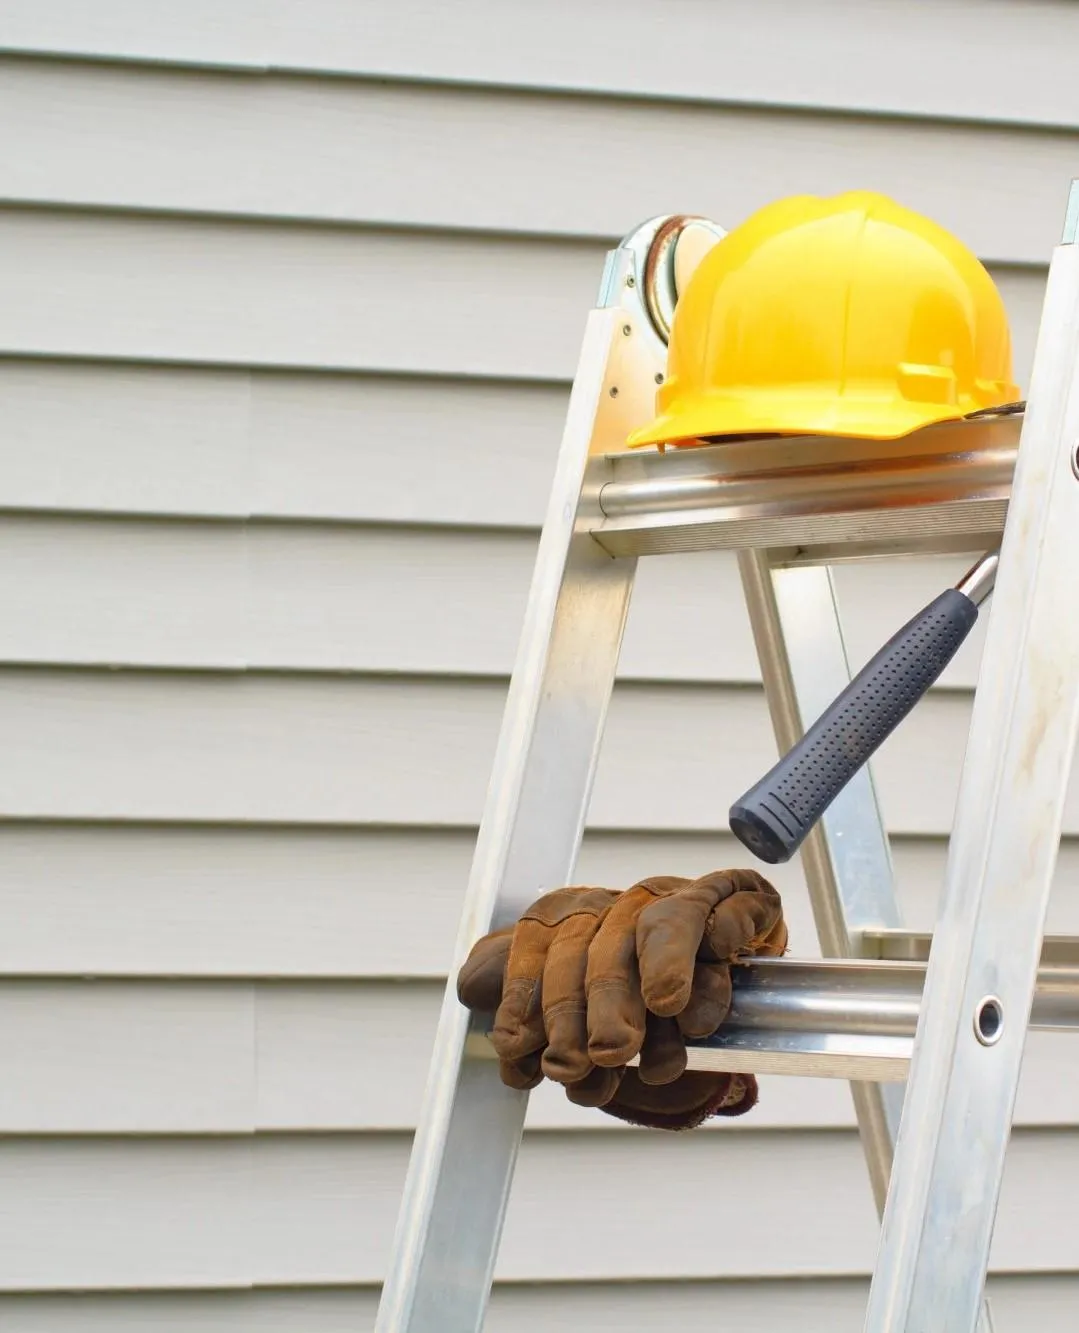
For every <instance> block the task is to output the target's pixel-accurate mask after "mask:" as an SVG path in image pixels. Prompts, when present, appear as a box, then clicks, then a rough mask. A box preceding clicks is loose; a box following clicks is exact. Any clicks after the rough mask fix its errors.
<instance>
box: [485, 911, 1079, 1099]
mask: <svg viewBox="0 0 1079 1333" xmlns="http://www.w3.org/2000/svg"><path fill="white" fill-rule="evenodd" d="M874 938H875V939H876V938H880V939H882V940H887V941H889V942H891V943H893V944H895V946H896V947H898V946H899V943H900V942H901V941H903V942H904V945H903V947H906V948H908V949H911V950H914V949H917V948H918V947H920V945H919V944H918V941H920V940H922V939H923V937H922V936H920V935H917V934H914V933H912V932H906V931H880V932H875V933H874ZM1047 946H1051V947H1056V946H1060V948H1062V949H1063V948H1064V946H1068V947H1069V948H1070V951H1071V952H1070V953H1069V954H1068V955H1067V961H1053V962H1052V963H1048V964H1044V965H1043V967H1042V969H1041V971H1040V972H1039V976H1038V989H1037V992H1036V994H1035V997H1034V1005H1033V1010H1032V1013H1031V1020H1030V1027H1032V1028H1039V1029H1041V1030H1046V1031H1058V1032H1059V1031H1063V1032H1070V1031H1079V964H1076V963H1075V962H1073V961H1071V960H1073V959H1075V958H1076V957H1077V956H1079V943H1077V942H1076V941H1073V940H1066V939H1063V937H1061V938H1058V939H1056V940H1049V941H1047ZM926 948H928V945H926ZM732 975H733V981H734V999H733V1003H732V1005H731V1011H730V1014H729V1015H728V1017H727V1020H726V1022H725V1023H724V1025H723V1027H722V1028H721V1029H720V1031H719V1032H718V1033H717V1034H716V1035H715V1036H714V1037H709V1038H707V1039H706V1040H704V1041H696V1042H692V1043H690V1049H689V1068H690V1069H717V1070H728V1071H734V1072H740V1073H753V1074H807V1075H811V1076H814V1077H818V1078H841V1079H867V1080H870V1081H875V1082H901V1081H902V1080H903V1079H905V1078H906V1076H907V1068H908V1065H909V1063H910V1055H911V1048H912V1045H913V1042H914V1033H915V1028H916V1026H917V1022H918V1008H919V1005H920V1002H921V997H922V987H923V985H924V982H925V963H924V961H921V960H914V961H894V960H892V959H881V960H877V959H823V960H822V959H810V960H806V959H795V958H769V959H756V960H754V961H753V962H751V963H745V964H739V965H737V966H736V967H735V968H734V969H733V971H732ZM1003 1019H1004V1022H1005V1023H1007V1022H1008V1021H1009V1016H1008V1015H1007V1014H1005V1015H1004V1016H1003ZM971 1021H972V1022H973V1021H974V1015H973V1014H972V1015H971ZM470 1044H471V1049H472V1051H473V1053H474V1054H476V1055H482V1056H484V1057H489V1058H493V1057H494V1052H493V1049H492V1048H491V1045H490V1043H489V1042H488V1041H487V1039H486V1037H485V1036H484V1035H483V1034H481V1033H476V1034H474V1036H473V1037H472V1038H471V1039H470Z"/></svg>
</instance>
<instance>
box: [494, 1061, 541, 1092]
mask: <svg viewBox="0 0 1079 1333" xmlns="http://www.w3.org/2000/svg"><path fill="white" fill-rule="evenodd" d="M498 1076H499V1078H500V1079H501V1080H502V1082H503V1083H504V1084H505V1085H506V1087H507V1088H514V1089H515V1090H516V1091H517V1092H531V1091H532V1089H533V1088H535V1087H538V1086H539V1084H540V1083H542V1082H543V1071H542V1070H541V1069H540V1058H539V1056H538V1055H525V1056H522V1058H521V1059H520V1060H499V1062H498Z"/></svg>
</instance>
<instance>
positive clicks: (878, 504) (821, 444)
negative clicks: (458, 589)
mask: <svg viewBox="0 0 1079 1333" xmlns="http://www.w3.org/2000/svg"><path fill="white" fill-rule="evenodd" d="M1022 421H1023V415H1022V413H1021V412H1017V413H1012V414H1007V415H1001V416H990V417H981V418H977V419H974V420H967V421H961V422H949V423H945V424H943V425H938V426H932V427H929V428H928V429H926V430H923V431H919V432H917V433H916V434H915V435H910V436H907V437H905V438H904V439H901V440H891V441H881V440H862V439H853V440H852V439H831V438H824V437H816V436H815V437H804V438H798V439H789V438H788V439H776V438H773V439H753V440H733V441H728V442H725V443H721V444H711V445H702V446H699V447H695V448H689V449H669V450H667V451H666V452H665V453H660V452H658V451H656V450H641V451H632V452H626V453H618V454H606V455H603V456H602V457H597V458H595V459H593V461H592V464H591V476H590V479H589V485H588V486H587V487H586V492H587V493H589V494H591V495H595V496H596V497H597V504H598V511H599V512H598V513H597V514H595V515H594V517H593V518H592V521H591V522H590V524H589V530H590V531H591V533H592V536H593V537H594V538H595V540H596V541H597V542H599V544H600V545H601V546H602V547H603V548H604V549H605V550H607V551H608V552H609V553H610V554H611V555H615V556H622V555H659V554H666V553H669V552H675V551H700V550H710V549H717V548H727V549H737V548H739V547H756V548H767V549H769V550H772V551H773V552H777V553H779V554H780V559H779V561H778V563H815V564H820V563H832V562H834V561H836V560H850V559H862V558H867V557H870V556H875V555H883V554H902V553H906V552H912V553H913V552H927V551H934V552H945V551H947V552H966V551H973V550H982V549H989V548H991V547H992V546H994V545H996V544H997V542H998V541H999V538H1000V534H1001V532H1002V530H1003V526H1004V516H1005V513H1006V510H1007V504H1008V498H1009V495H1010V491H1011V480H1012V473H1013V471H1014V469H1015V459H1016V454H1017V451H1018V446H1019V434H1020V430H1021V427H1022ZM783 553H786V560H784V559H783Z"/></svg>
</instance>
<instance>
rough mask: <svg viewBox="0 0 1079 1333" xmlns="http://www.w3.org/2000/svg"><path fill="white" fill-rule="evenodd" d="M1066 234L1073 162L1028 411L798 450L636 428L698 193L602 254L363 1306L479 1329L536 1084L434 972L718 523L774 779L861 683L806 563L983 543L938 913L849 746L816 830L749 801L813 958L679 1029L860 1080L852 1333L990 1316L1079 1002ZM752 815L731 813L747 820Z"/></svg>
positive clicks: (1077, 341) (770, 966) (711, 228)
mask: <svg viewBox="0 0 1079 1333" xmlns="http://www.w3.org/2000/svg"><path fill="white" fill-rule="evenodd" d="M1077 230H1079V181H1077V182H1074V183H1073V185H1072V189H1071V193H1070V196H1069V202H1068V210H1067V214H1066V221H1065V227H1064V235H1063V239H1062V242H1061V243H1060V244H1059V245H1058V246H1057V247H1056V248H1055V250H1054V251H1053V254H1052V263H1051V267H1050V272H1049V280H1048V286H1047V289H1046V295H1045V304H1044V308H1043V313H1042V319H1041V327H1040V331H1039V334H1038V342H1037V349H1036V356H1035V362H1034V367H1033V373H1032V377H1031V383H1030V391H1029V395H1028V398H1027V402H1026V406H1025V411H1020V412H1018V413H1012V414H1009V413H1007V412H1001V413H988V414H981V415H978V416H976V417H975V418H973V419H969V418H968V419H967V420H965V421H962V422H956V423H948V424H945V425H939V426H935V427H931V428H928V429H926V430H923V431H920V432H918V433H917V434H916V435H915V436H911V437H907V439H905V440H901V441H898V442H895V443H894V445H891V446H889V445H887V444H885V445H882V444H881V443H880V442H877V441H874V442H867V441H858V440H836V439H823V438H819V439H818V438H814V439H803V440H800V441H799V449H798V452H797V462H798V468H797V469H796V470H794V469H792V468H791V466H790V460H789V457H788V455H789V454H790V452H791V451H790V450H789V447H788V446H785V445H784V444H783V443H782V442H775V441H768V440H760V439H758V440H749V441H743V442H727V443H724V444H722V445H718V446H717V445H705V446H701V447H698V448H689V449H682V450H667V451H665V452H664V451H653V450H647V451H645V450H642V451H634V452H627V451H626V449H625V446H624V441H625V439H626V436H627V435H628V433H629V432H630V430H631V429H632V428H634V427H636V426H637V425H639V424H641V423H642V422H644V421H646V420H648V419H649V418H650V416H651V414H652V409H653V395H654V392H655V386H656V384H657V382H659V381H661V380H662V377H663V373H664V367H665V361H666V339H667V336H668V333H669V326H670V318H671V315H672V312H673V307H674V302H675V299H676V293H677V285H678V274H679V264H682V265H683V266H684V265H685V264H686V263H688V262H689V259H687V256H689V258H690V259H691V258H692V255H693V253H694V252H697V253H699V252H702V251H703V250H704V249H705V248H706V247H707V246H708V245H710V244H713V243H714V242H715V240H716V239H717V238H718V237H720V236H722V235H723V232H722V230H721V229H720V228H718V227H717V226H715V224H712V223H709V222H707V221H705V220H701V219H687V218H681V217H672V218H661V219H654V220H652V221H651V222H649V223H646V224H645V225H644V226H642V227H641V228H640V229H638V230H637V231H636V232H634V233H633V234H632V235H630V236H629V237H628V238H627V239H626V240H625V241H624V242H623V243H622V244H621V245H620V246H619V247H618V248H617V249H616V250H613V251H612V252H611V253H610V254H609V256H608V261H607V265H606V269H605V271H604V276H603V281H602V286H601V294H600V299H599V301H598V303H597V307H596V308H595V309H594V310H593V311H592V312H591V313H590V314H589V316H588V320H587V325H586V329H585V335H584V341H583V347H582V350H581V356H580V361H579V365H578V368H577V373H576V378H575V380H574V384H573V389H572V393H571V396H570V401H569V408H568V414H567V418H566V423H565V430H564V434H563V439H562V446H561V451H560V454H559V458H558V463H557V469H556V473H555V477H554V483H553V489H552V493H551V497H550V502H549V505H548V509H547V514H546V519H545V521H544V525H543V531H542V536H541V538H540V543H539V549H538V554H537V559H536V564H535V570H534V575H533V581H532V585H531V590H530V594H529V599H528V606H527V612H526V617H525V622H524V628H523V633H522V637H521V640H520V644H519V649H518V655H517V659H516V665H515V667H514V671H513V675H512V680H511V683H510V688H509V694H508V699H507V703H506V707H505V714H504V718H503V722H502V729H501V734H500V737H499V741H498V747H497V752H496V755H495V760H494V768H493V772H492V776H491V781H490V787H489V791H488V795H487V800H486V806H485V809H484V813H483V818H482V823H481V826H480V830H479V836H478V840H477V844H476V849H475V856H474V861H473V865H472V872H471V877H470V880H469V885H468V889H467V896H466V900H465V906H464V911H463V915H462V918H461V924H460V931H459V934H458V938H457V943H456V950H455V954H454V962H453V974H451V977H450V980H449V983H448V985H447V988H446V992H445V998H444V1001H443V1006H442V1011H441V1016H440V1021H439V1026H438V1032H437V1037H436V1041H435V1048H434V1055H433V1059H432V1065H431V1071H430V1076H429V1082H428V1086H427V1090H426V1095H425V1098H424V1102H423V1110H422V1116H421V1120H420V1124H419V1127H418V1131H417V1133H416V1137H415V1140H414V1145H413V1149H412V1155H411V1160H410V1164H409V1169H408V1174H407V1179H406V1184H405V1190H404V1197H403V1201H402V1205H401V1211H400V1216H399V1219H398V1225H397V1231H396V1236H395V1239H394V1244H393V1251H392V1256H391V1262H390V1266H389V1272H388V1276H387V1278H386V1281H385V1284H384V1287H383V1292H382V1299H381V1303H380V1306H379V1313H378V1321H377V1324H376V1328H377V1330H378V1333H466V1331H468V1333H471V1331H472V1330H477V1329H479V1328H481V1327H482V1324H483V1318H484V1312H485V1309H486V1304H487V1300H488V1295H489V1290H490V1286H491V1282H492V1276H493V1272H494V1266H495V1259H496V1253H497V1249H498V1242H499V1237H500V1233H501V1228H502V1222H503V1217H504V1212H505V1207H506V1202H507V1198H508V1195H509V1191H510V1187H511V1181H512V1176H513V1170H514V1165H515V1161H516V1157H517V1151H518V1146H519V1143H520V1140H521V1133H522V1128H523V1123H524V1118H525V1110H526V1106H527V1102H528V1095H527V1094H525V1093H518V1092H514V1091H512V1090H510V1089H508V1088H506V1087H504V1086H503V1085H502V1084H501V1082H500V1081H499V1078H498V1074H497V1065H496V1063H495V1061H494V1059H493V1052H492V1050H491V1048H490V1045H489V1043H488V1041H487V1038H486V1036H485V1033H484V1026H483V1023H482V1022H479V1021H478V1020H472V1019H471V1017H470V1015H469V1014H468V1013H467V1012H466V1011H465V1010H464V1009H463V1008H462V1006H461V1005H460V1004H459V1003H458V1001H457V998H456V993H455V973H456V970H457V967H458V966H459V964H460V963H461V962H462V961H463V959H464V958H465V956H466V955H467V953H468V950H469V949H470V947H471V946H472V944H473V943H474V942H475V940H476V939H477V938H478V937H479V936H480V935H481V934H483V933H485V932H486V931H488V930H490V929H494V928H496V927H498V926H500V925H504V924H507V923H509V922H510V921H512V920H514V919H515V918H516V917H517V916H519V915H520V914H521V912H523V911H524V910H525V908H526V907H527V906H528V905H529V904H530V903H531V902H533V901H534V900H535V898H536V897H537V896H538V895H539V894H540V893H542V892H545V891H547V890H548V889H551V888H554V887H557V886H560V885H564V884H571V883H573V882H574V879H573V874H574V864H575V860H576V857H577V853H578V848H579V844H580V841H581V837H582V832H583V829H584V824H585V815H586V811H587V807H588V804H589V799H590V795H591V790H592V784H593V778H594V775H595V771H596V763H597V757H598V754H599V751H600V744H601V738H602V733H603V729H604V722H605V718H606V715H607V709H608V703H609V701H610V697H611V691H612V686H613V683H614V678H615V671H616V666H617V662H618V656H619V649H620V646H621V642H622V636H623V629H624V625H625V620H626V613H627V609H628V606H629V600H630V594H631V591H632V588H633V581H634V573H635V570H636V566H637V561H638V559H639V558H641V557H642V556H650V555H661V554H664V553H667V552H675V551H679V552H686V551H705V550H712V549H716V548H723V549H728V550H735V551H737V552H738V560H739V562H740V569H741V576H742V582H743V585H744V590H745V595H746V600H747V605H748V608H749V613H750V619H751V622H752V626H753V632H754V637H755V641H756V646H757V650H758V654H759V657H760V663H761V670H762V676H763V681H764V686H765V690H766V693H767V698H768V703H769V708H770V711H771V716H772V721H773V726H774V730H775V735H776V739H777V744H778V750H779V753H780V755H782V756H786V757H787V758H786V759H785V760H784V761H781V764H780V766H778V768H777V770H776V771H775V772H774V773H773V774H772V775H770V777H771V779H774V778H775V774H776V773H779V775H780V777H782V775H783V771H784V770H783V763H784V762H785V763H787V764H788V765H789V763H790V752H791V751H792V750H794V749H795V748H796V747H797V746H798V745H799V744H800V743H801V744H802V745H804V744H805V736H806V731H807V727H810V725H811V724H812V723H813V722H814V720H815V719H818V718H821V717H822V715H824V714H826V713H828V711H829V710H830V709H833V710H834V708H835V706H836V704H835V701H836V700H837V698H841V699H843V698H845V699H846V701H847V704H846V706H847V707H848V710H849V708H850V707H856V706H858V705H859V698H861V700H862V702H863V703H864V689H863V688H862V685H859V684H858V683H857V682H856V683H855V685H854V686H853V687H852V686H851V676H850V670H849V667H848V662H847V654H846V649H845V645H844V639H843V634H842V630H841V626H840V620H839V615H838V611H837V606H836V596H835V589H834V586H833V580H832V575H831V572H830V568H829V566H830V565H832V564H834V563H836V562H838V561H842V560H852V559H863V558H869V557H880V556H883V555H902V554H910V553H915V552H917V553H934V552H935V553H953V554H954V553H962V552H966V553H986V554H985V558H983V559H982V560H981V561H979V563H978V564H976V565H975V566H974V568H973V570H972V572H971V575H970V578H969V579H968V580H967V581H966V583H965V585H960V588H961V590H962V591H964V592H965V594H966V595H967V596H968V597H969V600H970V601H971V603H972V604H973V605H978V604H979V603H980V602H982V601H983V600H984V598H985V596H986V595H987V593H988V591H989V589H990V587H993V589H994V591H993V600H992V612H991V617H990V620H989V625H988V633H987V639H986V643H985V647H984V652H983V658H982V665H981V672H980V678H979V682H978V687H977V691H976V694H975V700H974V708H973V715H972V721H971V728H970V734H969V739H968V746H967V751H966V755H965V760H964V766H963V773H962V780H961V785H960V792H959V796H958V800H957V804H956V809H955V816H954V826H953V831H952V835H951V840H950V847H949V854H948V862H947V871H946V877H945V883H944V886H943V895H942V899H941V905H940V908H939V913H938V920H937V925H936V929H935V931H934V934H933V936H932V938H930V937H928V936H924V935H919V934H915V933H913V932H909V931H905V930H904V929H903V925H902V921H901V920H900V913H899V908H898V905H897V901H896V896H895V892H894V889H893V874H892V866H891V860H890V853H889V845H888V838H887V835H886V832H885V829H884V826H883V824H882V821H881V816H880V812H879V809H878V803H877V798H876V794H875V791H874V786H873V781H872V775H871V771H870V768H869V766H867V765H865V764H862V765H861V766H860V767H857V768H856V771H854V772H853V775H851V774H849V773H848V774H845V775H841V779H840V782H839V790H838V792H837V793H832V795H833V797H834V798H833V799H830V803H827V805H826V808H825V809H824V811H823V815H822V816H821V817H820V818H818V819H816V820H815V822H814V820H813V819H812V818H811V819H810V820H809V821H808V827H801V828H795V827H794V826H793V824H792V822H791V821H790V820H788V826H787V827H786V828H785V829H784V827H783V825H782V820H781V821H780V823H779V824H777V823H776V822H775V820H773V821H772V825H771V827H772V829H773V830H775V829H778V830H779V835H780V838H781V840H782V839H783V838H784V837H786V838H787V842H788V845H787V847H786V848H785V849H780V850H778V851H777V850H775V849H773V858H772V859H783V858H784V856H786V855H790V854H793V853H794V852H795V851H797V852H799V853H800V855H801V856H802V860H803V866H804V870H805V876H806V880H807V883H808V888H809V893H810V896H811V900H812V906H813V912H814V917H815V921H816V926H817V931H818V935H819V940H820V945H821V952H822V954H823V955H824V961H821V960H814V961H799V960H797V959H793V958H783V959H773V960H760V961H756V962H753V963H748V964H746V965H745V966H738V967H737V968H735V969H734V971H735V973H736V976H735V991H734V1005H733V1008H732V1012H731V1016H730V1019H729V1021H728V1022H727V1023H726V1024H725V1025H724V1026H723V1028H721V1030H720V1032H719V1033H717V1034H716V1035H715V1036H714V1037H712V1038H710V1039H708V1040H706V1041H703V1042H697V1043H694V1044H692V1045H691V1048H690V1052H689V1067H690V1068H708V1069H727V1070H736V1071H747V1072H757V1073H763V1074H773V1073H796V1074H802V1075H805V1074H809V1075H814V1076H822V1077H833V1078H840V1079H847V1080H850V1085H851V1091H852V1094H853V1099H854V1103H855V1107H856V1110H857V1117H858V1124H859V1129H860V1134H861V1141H862V1144H863V1148H864V1152H865V1157H866V1162H867V1166H868V1171H869V1176H870V1180H871V1183H872V1189H873V1193H874V1195H875V1198H876V1202H877V1206H878V1209H879V1211H880V1213H881V1215H882V1223H881V1233H880V1241H879V1250H878V1256H877V1263H876V1267H875V1271H874V1274H873V1279H872V1283H871V1288H870V1294H869V1300H868V1309H867V1314H866V1322H865V1329H866V1330H867V1333H900V1330H902V1333H973V1331H974V1330H975V1329H980V1330H982V1333H988V1330H989V1329H990V1328H991V1322H990V1317H989V1312H988V1307H987V1306H986V1305H985V1304H984V1294H983V1293H984V1285H985V1276H986V1269H987V1266H988V1257H989V1249H990V1241H991V1236H992V1231H993V1224H994V1218H995V1213H996V1208H997V1202H998V1196H999V1191H1000V1182H1001V1176H1002V1172H1003V1167H1004V1157H1005V1150H1006V1147H1007V1143H1008V1139H1009V1136H1010V1132H1011V1119H1012V1113H1013V1107H1014V1102H1015V1096H1016V1087H1017V1083H1018V1078H1019V1071H1020V1064H1021V1060H1022V1055H1023V1048H1024V1042H1025V1036H1026V1031H1027V1029H1028V1026H1030V1025H1034V1026H1042V1027H1051V1028H1069V1029H1076V1028H1079V941H1076V940H1071V939H1064V938H1059V939H1053V938H1049V939H1043V929H1044V921H1045V913H1046V908H1047V904H1048V899H1049V892H1050V885H1051V881H1052V878H1053V873H1054V869H1055V864H1056V858H1057V853H1058V849H1059V841H1060V833H1061V827H1062V822H1063V807H1064V799H1065V791H1066V786H1067V782H1068V778H1069V773H1070V768H1071V760H1072V753H1073V749H1074V746H1075V741H1076V735H1077V730H1079V614H1077V612H1076V589H1077V588H1079V456H1077V449H1079V243H1077V235H1076V234H1077ZM998 553H999V555H998ZM994 581H995V582H994ZM861 674H862V673H860V674H859V679H860V678H861ZM859 690H862V695H861V696H859ZM852 691H853V693H852ZM848 715H849V714H848ZM774 789H775V783H774V781H772V782H771V786H770V783H769V780H766V781H765V782H764V783H762V784H760V785H759V787H758V789H756V790H755V791H754V792H751V793H747V794H746V797H745V798H744V799H743V801H742V803H741V805H739V803H738V802H736V803H735V805H736V807H737V808H738V809H740V810H741V812H742V814H745V811H746V809H747V808H750V807H754V803H756V806H755V808H756V812H757V820H758V823H757V827H763V825H761V824H760V819H761V818H763V819H764V821H765V824H767V822H768V818H769V816H768V810H769V808H770V809H771V811H772V813H773V814H775V813H776V812H777V811H779V812H780V813H782V811H781V806H780V805H776V803H775V802H774V801H773V802H772V804H771V806H770V807H769V805H768V800H769V795H768V793H769V791H770V790H771V791H772V792H773V794H774ZM750 813H751V814H752V813H753V812H752V809H750ZM720 814H721V812H719V811H717V822H718V819H719V816H720ZM751 825H752V821H750V824H746V823H745V822H744V821H743V822H742V823H739V822H738V821H736V820H734V819H733V817H732V827H734V828H735V829H736V831H739V835H740V836H741V837H742V838H743V841H744V842H746V845H747V847H750V846H754V842H755V839H754V834H753V832H752V827H751ZM747 829H748V830H749V831H748V832H747ZM756 841H757V843H758V844H759V842H760V840H759V839H757V840H756ZM754 850H758V851H759V850H761V846H760V845H758V846H755V847H754ZM744 864H746V865H752V864H754V860H753V858H751V857H748V856H747V859H746V861H745V862H744ZM930 946H932V947H931V948H930ZM904 1102H905V1106H904ZM686 1187H687V1190H688V1189H690V1188H691V1182H688V1181H687V1182H686Z"/></svg>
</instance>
